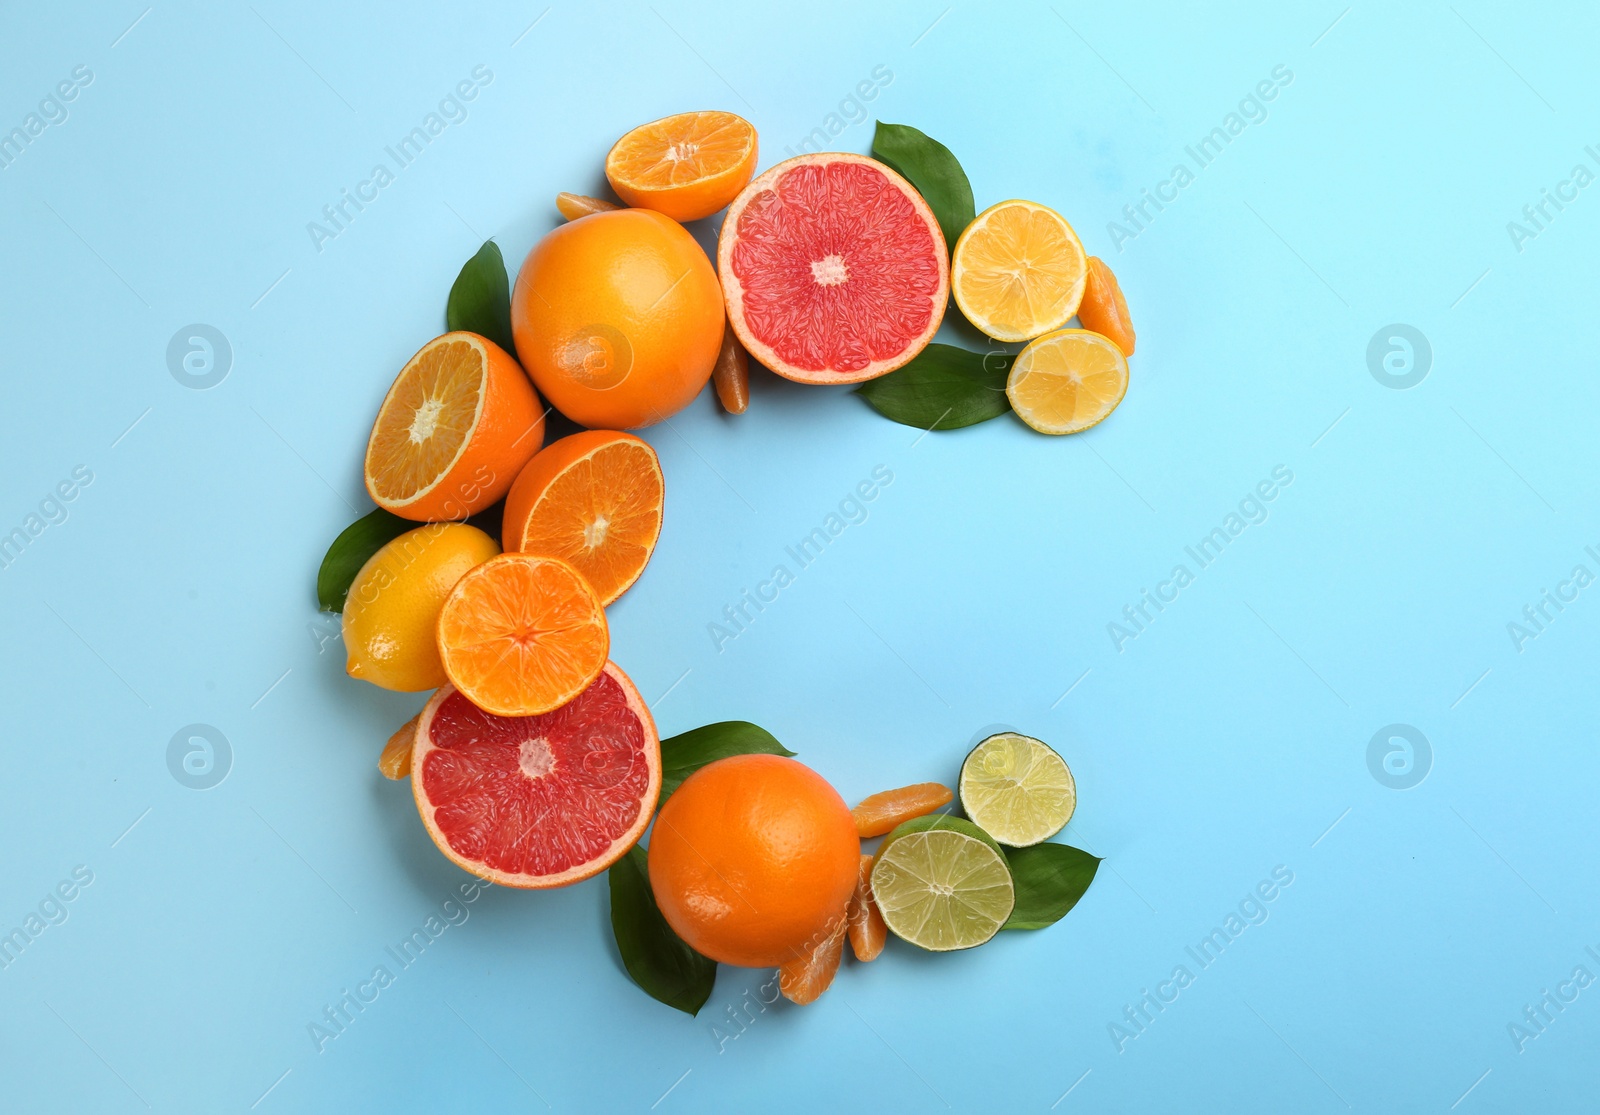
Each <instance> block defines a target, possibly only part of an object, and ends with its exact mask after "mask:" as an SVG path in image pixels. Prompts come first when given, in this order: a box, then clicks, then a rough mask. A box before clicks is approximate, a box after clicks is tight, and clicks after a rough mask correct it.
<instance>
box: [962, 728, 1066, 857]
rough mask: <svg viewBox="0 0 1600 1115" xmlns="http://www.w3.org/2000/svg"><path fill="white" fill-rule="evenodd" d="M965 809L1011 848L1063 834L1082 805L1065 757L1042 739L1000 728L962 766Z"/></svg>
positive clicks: (974, 750)
mask: <svg viewBox="0 0 1600 1115" xmlns="http://www.w3.org/2000/svg"><path fill="white" fill-rule="evenodd" d="M960 788H961V808H962V809H963V810H965V811H966V814H967V816H968V817H971V818H972V819H973V821H975V822H976V823H977V824H979V825H980V826H982V828H983V831H985V832H987V833H988V834H989V835H990V836H992V837H994V838H995V839H996V840H998V841H1000V843H1002V844H1009V845H1010V846H1011V847H1013V848H1026V847H1028V846H1030V845H1033V844H1038V843H1040V842H1041V841H1045V840H1048V839H1050V838H1051V837H1052V836H1054V835H1055V834H1056V833H1058V832H1060V831H1061V830H1062V829H1063V828H1064V827H1066V824H1067V822H1068V821H1070V820H1072V813H1073V810H1075V809H1076V808H1077V806H1078V787H1077V783H1076V782H1074V781H1073V778H1072V771H1071V770H1069V769H1068V768H1067V763H1066V760H1065V759H1063V758H1062V757H1061V756H1060V755H1057V754H1056V753H1055V752H1054V751H1052V750H1051V749H1050V747H1049V746H1048V745H1046V744H1044V743H1043V742H1041V741H1039V740H1036V739H1034V738H1033V737H1032V736H1025V735H1022V734H1020V733H1018V732H1000V733H999V734H997V735H992V736H990V737H989V738H988V739H986V740H984V741H983V742H982V743H980V744H978V746H977V747H974V748H973V749H972V753H971V754H969V755H968V756H967V758H966V760H965V761H964V762H963V763H962V764H961V787H960Z"/></svg>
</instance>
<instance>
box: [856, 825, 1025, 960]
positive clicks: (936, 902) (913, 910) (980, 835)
mask: <svg viewBox="0 0 1600 1115" xmlns="http://www.w3.org/2000/svg"><path fill="white" fill-rule="evenodd" d="M872 896H873V897H874V898H875V899H877V902H878V910H879V912H881V913H882V914H883V920H884V923H885V924H886V925H888V927H889V929H890V931H891V932H893V933H894V935H895V936H897V937H900V938H902V939H903V940H907V941H910V942H911V943H912V944H913V945H917V946H919V947H921V948H925V949H929V950H930V951H933V952H950V951H953V950H955V949H970V948H972V947H973V946H974V945H981V944H983V943H984V942H985V941H987V940H988V939H989V938H990V937H993V936H994V935H995V934H996V933H998V932H1000V927H1001V926H1002V925H1004V924H1005V923H1006V919H1007V918H1009V917H1010V916H1011V908H1012V907H1013V906H1014V905H1016V900H1017V896H1016V888H1015V887H1014V886H1013V884H1012V882H1011V869H1010V868H1009V867H1007V866H1006V857H1005V853H1003V852H1002V851H1001V850H1000V845H998V844H996V843H995V842H994V840H993V839H991V838H990V837H989V835H988V834H987V833H985V832H984V831H983V830H982V829H980V828H978V826H977V825H975V824H973V823H972V822H971V821H965V820H962V819H961V818H959V817H946V816H941V815H935V816H929V817H918V818H917V819H916V820H914V821H907V822H906V823H905V824H903V825H901V826H900V827H898V828H896V829H895V830H894V831H893V832H891V833H890V834H889V835H888V836H886V837H884V841H883V847H882V848H880V849H878V856H877V858H876V859H875V860H873V863H872Z"/></svg>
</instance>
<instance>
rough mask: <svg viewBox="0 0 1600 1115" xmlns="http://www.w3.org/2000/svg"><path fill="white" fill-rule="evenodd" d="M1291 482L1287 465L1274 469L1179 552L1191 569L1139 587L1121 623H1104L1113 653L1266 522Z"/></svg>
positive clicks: (1175, 569)
mask: <svg viewBox="0 0 1600 1115" xmlns="http://www.w3.org/2000/svg"><path fill="white" fill-rule="evenodd" d="M1293 483H1294V473H1293V472H1292V471H1291V470H1290V469H1289V467H1288V466H1287V465H1276V466H1274V467H1273V469H1272V472H1271V473H1270V474H1269V475H1268V476H1266V477H1265V478H1264V479H1262V480H1261V481H1260V482H1259V483H1257V484H1256V486H1255V487H1254V488H1252V489H1251V490H1250V491H1249V492H1248V493H1246V495H1245V497H1244V498H1243V499H1241V500H1240V501H1239V503H1238V509H1237V510H1236V511H1230V512H1228V514H1227V515H1226V516H1225V517H1224V518H1223V520H1222V522H1221V524H1219V525H1218V526H1215V527H1213V528H1212V529H1211V532H1210V533H1209V534H1206V535H1205V536H1203V537H1202V538H1201V539H1200V540H1199V541H1198V542H1196V543H1194V544H1193V545H1191V546H1185V547H1184V548H1183V552H1184V553H1185V554H1187V555H1188V556H1189V558H1190V560H1191V561H1193V562H1194V569H1192V570H1191V569H1190V568H1189V566H1188V565H1187V564H1186V563H1183V562H1180V563H1178V564H1177V565H1174V566H1173V567H1172V572H1171V573H1170V574H1168V575H1167V579H1166V580H1164V581H1158V582H1156V587H1155V591H1154V592H1152V591H1151V590H1150V589H1147V588H1143V587H1141V588H1140V589H1139V599H1138V602H1137V603H1134V604H1125V605H1123V608H1122V621H1118V620H1112V621H1111V622H1110V623H1107V624H1106V634H1107V635H1108V636H1110V638H1111V645H1112V646H1113V647H1115V648H1116V651H1117V653H1118V654H1121V653H1122V652H1123V651H1124V650H1125V649H1126V647H1127V644H1128V643H1129V642H1130V641H1131V640H1133V639H1137V638H1138V637H1139V636H1140V635H1143V634H1144V633H1145V632H1146V631H1148V630H1149V629H1150V625H1151V624H1153V623H1155V621H1156V620H1157V618H1159V617H1160V615H1161V613H1163V612H1165V611H1166V610H1167V605H1168V604H1171V603H1173V602H1175V601H1176V600H1177V599H1178V596H1179V595H1180V594H1181V593H1182V592H1183V590H1184V589H1186V588H1188V587H1189V586H1190V585H1192V584H1194V582H1195V578H1196V577H1197V576H1198V575H1199V573H1200V571H1201V570H1203V569H1205V568H1207V567H1208V566H1210V565H1211V564H1212V563H1213V562H1214V561H1216V560H1217V559H1218V558H1219V557H1221V556H1222V552H1223V551H1224V550H1225V549H1227V548H1228V546H1229V544H1230V543H1232V542H1233V540H1234V539H1236V538H1238V537H1239V536H1240V535H1241V534H1243V533H1244V532H1245V530H1246V529H1247V528H1249V527H1251V526H1259V525H1260V524H1262V523H1264V522H1266V521H1267V519H1268V517H1269V515H1270V512H1269V511H1268V510H1267V504H1269V503H1271V502H1273V501H1274V500H1276V499H1277V498H1278V496H1279V495H1281V494H1282V492H1283V489H1284V488H1287V487H1288V486H1289V485H1290V484H1293ZM1152 608H1153V609H1155V610H1154V612H1152V611H1151V609H1152Z"/></svg>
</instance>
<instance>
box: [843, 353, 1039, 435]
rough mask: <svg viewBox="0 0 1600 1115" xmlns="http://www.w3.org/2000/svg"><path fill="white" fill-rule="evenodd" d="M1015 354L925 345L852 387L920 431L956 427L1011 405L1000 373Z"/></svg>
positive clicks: (992, 415)
mask: <svg viewBox="0 0 1600 1115" xmlns="http://www.w3.org/2000/svg"><path fill="white" fill-rule="evenodd" d="M1015 359H1016V357H1014V356H1011V355H1009V354H1007V353H1004V352H991V353H987V354H985V353H981V352H971V351H969V350H967V349H964V348H957V347H956V346H954V345H939V344H934V345H929V346H928V347H927V348H925V349H923V350H922V351H921V352H919V353H917V355H916V356H914V357H912V359H911V361H910V363H908V364H906V365H905V366H904V367H900V368H896V369H895V370H894V371H892V372H890V373H889V374H888V375H886V376H879V377H878V378H877V379H869V380H868V381H867V382H866V383H863V384H862V385H861V386H860V387H857V388H856V394H857V395H860V396H861V397H862V398H863V399H865V400H866V401H867V402H868V403H869V404H871V406H872V409H874V410H876V411H877V412H878V413H879V414H881V415H883V416H884V417H885V418H892V419H893V420H894V421H896V422H899V423H902V424H904V425H907V426H916V427H917V428H919V429H923V430H958V429H960V428H961V427H962V426H971V425H974V424H975V423H978V422H987V421H988V420H989V419H991V418H998V417H999V416H1000V415H1002V414H1004V413H1006V411H1008V410H1010V409H1011V403H1010V401H1009V400H1007V398H1006V376H1007V374H1008V373H1010V371H1011V364H1012V361H1014V360H1015Z"/></svg>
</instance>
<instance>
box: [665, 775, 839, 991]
mask: <svg viewBox="0 0 1600 1115" xmlns="http://www.w3.org/2000/svg"><path fill="white" fill-rule="evenodd" d="M860 860H861V841H860V840H859V838H857V836H856V826H855V822H854V821H852V820H851V818H850V809H849V807H848V806H847V805H845V803H844V799H843V798H841V797H840V796H839V793H838V791H837V790H835V789H834V788H833V787H832V786H830V785H828V783H827V782H826V781H825V780H824V779H823V777H822V776H821V775H820V774H817V773H816V772H815V771H813V770H812V769H811V768H810V767H808V766H805V765H803V764H801V763H798V762H796V761H795V760H793V759H785V758H781V757H780V756H777V755H735V756H733V757H731V758H727V759H718V760H717V761H716V762H714V763H707V764H706V765H705V766H703V767H701V768H700V769H699V770H698V771H696V772H695V773H694V774H691V775H690V776H689V777H688V778H687V779H685V780H684V783H683V785H681V786H679V787H678V789H677V791H676V792H675V793H674V794H673V795H672V796H671V797H670V798H668V799H667V803H666V804H665V805H664V806H662V807H661V815H660V816H659V817H658V818H656V826H655V829H654V832H653V833H652V835H651V837H650V852H649V868H650V888H651V889H652V890H653V891H654V892H655V899H656V905H657V906H658V907H660V909H661V913H662V915H663V916H664V917H665V918H666V919H667V924H668V925H670V926H672V928H673V930H674V931H675V932H676V933H677V934H678V936H680V937H682V938H683V939H684V941H685V942H687V943H688V945H689V946H690V947H691V948H693V949H696V950H697V951H699V952H701V953H703V954H704V955H706V956H709V957H711V959H713V960H717V961H720V962H721V963H723V964H735V965H738V966H740V967H745V968H774V967H777V966H779V965H781V964H783V963H785V962H786V961H789V960H792V959H794V958H796V957H799V956H802V955H804V954H805V953H806V952H807V951H808V950H809V946H812V945H814V944H815V942H816V941H817V940H819V939H820V938H822V937H823V936H825V935H826V934H827V932H828V931H829V929H830V928H831V927H832V925H833V924H834V923H835V922H836V921H838V920H839V919H841V918H843V916H844V913H845V906H846V905H847V903H848V902H849V900H850V895H851V893H852V892H853V891H854V890H855V886H856V875H857V872H858V870H859V867H860Z"/></svg>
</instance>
